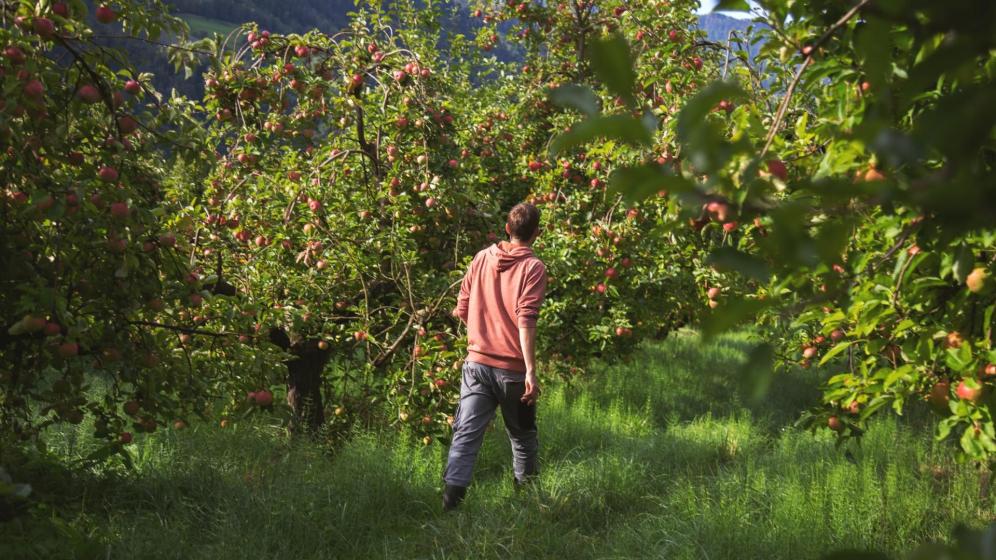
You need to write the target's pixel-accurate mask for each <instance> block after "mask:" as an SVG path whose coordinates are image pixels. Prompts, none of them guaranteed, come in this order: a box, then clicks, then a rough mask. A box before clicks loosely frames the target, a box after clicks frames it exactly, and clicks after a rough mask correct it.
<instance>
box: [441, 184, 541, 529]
mask: <svg viewBox="0 0 996 560" xmlns="http://www.w3.org/2000/svg"><path fill="white" fill-rule="evenodd" d="M539 219H540V213H539V210H538V209H536V207H535V206H533V205H531V204H518V205H516V206H515V207H514V208H512V210H511V211H510V212H509V213H508V222H507V223H506V224H505V232H506V233H508V236H509V240H510V241H509V242H505V241H502V242H500V243H496V244H494V245H492V246H490V247H487V248H486V249H483V250H481V251H479V252H478V253H477V255H475V256H474V260H473V261H472V262H471V263H470V268H469V270H468V271H467V275H466V276H464V278H463V283H462V284H461V286H460V297H459V298H458V299H457V306H456V309H454V310H453V316H454V317H459V318H460V320H462V321H463V322H464V323H466V324H467V359H466V360H465V361H464V364H463V379H462V381H461V383H460V404H459V405H458V406H457V411H456V414H455V415H454V416H455V419H454V421H453V443H452V444H450V452H449V460H448V461H447V464H446V472H445V474H444V475H443V480H444V482H445V483H446V488H445V490H444V492H443V508H444V509H447V510H450V509H453V508H455V507H456V506H457V505H459V504H460V502H461V501H462V500H463V497H464V494H465V493H466V491H467V486H469V485H470V481H471V477H472V474H473V470H474V462H475V461H476V460H477V453H478V451H480V449H481V443H482V442H483V441H484V432H485V430H486V429H487V427H488V424H489V423H490V422H491V420H492V419H493V418H494V416H495V410H496V409H497V408H498V407H499V406H500V407H501V412H502V417H503V418H504V420H505V428H506V431H507V432H508V437H509V440H511V442H512V454H513V466H514V470H515V478H514V479H513V480H514V482H515V484H516V486H518V485H521V484H522V483H524V482H526V481H528V480H529V479H530V478H531V477H534V476H536V474H537V467H538V466H537V453H538V450H539V443H538V441H537V439H536V399H537V398H538V397H539V394H540V388H539V380H538V379H537V378H536V355H535V344H536V318H537V317H538V316H539V309H540V305H541V304H542V303H543V294H544V292H545V290H546V267H545V266H544V265H543V262H542V261H540V260H539V259H538V258H537V257H536V256H535V255H534V254H533V251H532V249H531V246H532V244H533V242H534V241H536V238H537V237H538V236H539Z"/></svg>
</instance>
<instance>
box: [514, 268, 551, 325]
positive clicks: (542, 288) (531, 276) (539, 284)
mask: <svg viewBox="0 0 996 560" xmlns="http://www.w3.org/2000/svg"><path fill="white" fill-rule="evenodd" d="M545 293H546V267H545V266H544V265H543V263H541V262H539V261H537V263H536V265H535V266H533V267H531V268H530V269H529V271H528V272H526V276H525V278H524V279H523V282H522V291H521V292H520V293H519V301H517V302H516V304H515V322H516V324H517V325H518V327H519V328H534V327H535V326H536V319H537V318H538V317H539V310H540V306H541V305H542V304H543V295H544V294H545Z"/></svg>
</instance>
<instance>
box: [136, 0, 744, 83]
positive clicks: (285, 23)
mask: <svg viewBox="0 0 996 560" xmlns="http://www.w3.org/2000/svg"><path fill="white" fill-rule="evenodd" d="M166 4H167V5H168V6H169V7H170V9H171V11H172V12H173V13H174V14H176V15H178V16H180V17H182V18H183V19H184V20H185V21H186V22H187V24H188V25H189V26H190V31H191V34H192V35H193V36H195V37H204V36H209V35H212V34H219V35H225V34H227V33H229V32H230V31H231V30H233V29H235V28H236V27H238V26H239V25H242V24H243V23H245V22H250V21H254V22H257V23H258V24H259V26H260V28H262V29H269V30H271V31H275V32H278V33H304V32H307V31H310V30H311V29H319V30H320V31H323V32H327V33H330V32H334V31H336V30H338V29H340V28H342V27H343V26H344V25H346V23H347V22H348V14H349V13H350V12H352V11H354V10H355V9H356V4H355V2H354V0H296V1H294V2H286V1H284V0H253V1H252V2H244V1H240V0H167V2H166ZM447 4H449V5H450V6H452V8H453V9H452V10H450V9H446V10H444V13H445V14H446V15H445V21H444V25H443V27H444V28H445V29H447V30H449V31H450V32H452V33H457V34H464V35H471V34H473V33H474V31H475V27H476V22H475V20H474V19H473V18H472V17H471V15H470V12H469V9H468V8H467V6H466V3H465V2H463V1H461V0H450V1H448V2H447ZM749 25H750V22H749V21H746V20H741V19H735V18H731V17H729V16H725V15H722V14H706V15H703V16H700V17H699V27H700V28H701V29H703V30H704V31H705V32H706V35H707V37H708V38H709V39H710V40H712V41H716V42H720V43H725V42H726V41H727V39H728V37H729V33H730V31H732V30H737V31H740V32H744V31H746V29H747V27H748V26H749ZM128 48H129V49H130V50H135V49H141V50H142V51H143V52H142V53H141V54H142V55H143V56H142V57H141V58H144V59H145V60H148V61H149V62H148V63H147V67H148V69H149V70H150V71H152V72H154V73H155V74H156V85H157V87H158V88H159V89H160V90H161V91H164V92H169V91H170V90H171V89H173V88H175V89H177V90H178V91H180V92H181V93H183V94H185V95H188V96H199V95H200V94H201V93H202V91H201V84H200V79H199V76H198V75H195V76H193V77H191V78H189V79H184V78H183V76H181V75H177V74H175V73H173V72H172V71H171V69H170V67H169V65H168V64H166V62H165V60H160V59H161V58H162V57H161V56H158V55H157V54H156V53H155V52H145V51H150V50H151V49H147V48H144V47H140V46H135V45H129V46H128ZM752 50H753V49H752ZM496 54H497V55H498V56H499V57H500V58H513V57H514V55H512V54H511V53H508V52H504V51H501V52H496Z"/></svg>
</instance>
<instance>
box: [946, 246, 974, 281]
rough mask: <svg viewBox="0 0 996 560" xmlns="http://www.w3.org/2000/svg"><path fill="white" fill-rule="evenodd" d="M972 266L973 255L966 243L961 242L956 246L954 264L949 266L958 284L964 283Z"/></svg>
mask: <svg viewBox="0 0 996 560" xmlns="http://www.w3.org/2000/svg"><path fill="white" fill-rule="evenodd" d="M974 266H975V255H973V254H972V250H971V249H969V248H968V245H965V244H962V245H961V247H959V248H958V256H957V257H955V261H954V265H953V266H952V267H951V272H952V274H954V278H955V280H957V281H958V283H959V284H964V283H965V279H966V278H968V275H969V274H971V272H972V268H973V267H974Z"/></svg>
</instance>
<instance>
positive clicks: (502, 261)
mask: <svg viewBox="0 0 996 560" xmlns="http://www.w3.org/2000/svg"><path fill="white" fill-rule="evenodd" d="M532 256H534V255H533V250H532V249H530V248H529V247H523V246H521V245H512V244H511V243H506V242H505V241H502V242H500V243H495V244H494V245H492V246H491V247H488V253H487V257H488V264H490V265H493V266H494V267H495V268H496V269H497V270H498V272H504V271H506V270H508V269H509V268H511V267H512V265H514V264H515V263H517V262H519V261H521V260H524V259H528V258H530V257H532Z"/></svg>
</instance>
